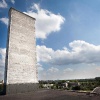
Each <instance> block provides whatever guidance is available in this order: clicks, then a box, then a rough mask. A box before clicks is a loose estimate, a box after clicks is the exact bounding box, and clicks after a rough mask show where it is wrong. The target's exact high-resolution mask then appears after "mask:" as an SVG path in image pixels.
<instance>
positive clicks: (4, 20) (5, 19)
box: [0, 17, 9, 26]
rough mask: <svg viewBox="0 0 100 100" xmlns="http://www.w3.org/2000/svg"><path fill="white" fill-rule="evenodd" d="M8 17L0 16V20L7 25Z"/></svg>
mask: <svg viewBox="0 0 100 100" xmlns="http://www.w3.org/2000/svg"><path fill="white" fill-rule="evenodd" d="M8 20H9V19H8V18H6V17H4V18H0V21H1V22H2V23H4V24H5V25H7V26H8Z"/></svg>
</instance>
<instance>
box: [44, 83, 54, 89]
mask: <svg viewBox="0 0 100 100" xmlns="http://www.w3.org/2000/svg"><path fill="white" fill-rule="evenodd" d="M53 85H54V84H43V85H42V86H43V88H47V89H51V87H52V86H53Z"/></svg>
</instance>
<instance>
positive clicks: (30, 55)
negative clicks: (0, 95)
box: [4, 8, 38, 94]
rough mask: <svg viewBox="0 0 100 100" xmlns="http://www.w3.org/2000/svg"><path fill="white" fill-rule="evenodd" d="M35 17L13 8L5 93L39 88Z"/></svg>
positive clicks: (10, 15) (8, 41) (9, 31)
mask: <svg viewBox="0 0 100 100" xmlns="http://www.w3.org/2000/svg"><path fill="white" fill-rule="evenodd" d="M34 27H35V18H32V17H30V16H28V15H26V14H24V13H21V12H20V11H17V10H15V9H14V8H11V9H10V10H9V28H8V40H7V51H6V64H5V66H6V67H5V79H4V84H5V93H6V94H13V93H23V92H30V91H34V90H36V89H37V88H38V84H37V83H38V79H37V67H36V40H35V28H34Z"/></svg>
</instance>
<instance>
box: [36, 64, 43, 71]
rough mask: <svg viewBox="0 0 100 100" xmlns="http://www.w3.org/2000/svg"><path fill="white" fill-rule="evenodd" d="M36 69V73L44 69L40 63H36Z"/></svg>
mask: <svg viewBox="0 0 100 100" xmlns="http://www.w3.org/2000/svg"><path fill="white" fill-rule="evenodd" d="M37 69H38V71H43V70H44V68H43V67H42V65H41V64H40V63H37Z"/></svg>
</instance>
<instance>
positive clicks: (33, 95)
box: [0, 89, 100, 100]
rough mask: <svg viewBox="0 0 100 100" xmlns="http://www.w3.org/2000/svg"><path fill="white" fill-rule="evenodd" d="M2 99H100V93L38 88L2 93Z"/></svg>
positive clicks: (0, 99)
mask: <svg viewBox="0 0 100 100" xmlns="http://www.w3.org/2000/svg"><path fill="white" fill-rule="evenodd" d="M0 100H100V95H91V96H90V95H86V93H77V92H69V91H66V90H49V89H48V90H38V91H36V92H30V93H22V94H13V95H1V96H0Z"/></svg>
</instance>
